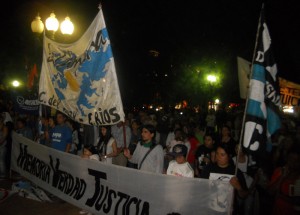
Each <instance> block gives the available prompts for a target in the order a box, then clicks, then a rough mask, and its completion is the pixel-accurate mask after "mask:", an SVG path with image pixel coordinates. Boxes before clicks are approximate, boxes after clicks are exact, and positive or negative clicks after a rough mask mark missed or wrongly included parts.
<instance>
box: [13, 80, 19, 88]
mask: <svg viewBox="0 0 300 215" xmlns="http://www.w3.org/2000/svg"><path fill="white" fill-rule="evenodd" d="M12 85H13V86H14V87H19V86H20V82H19V81H16V80H15V81H13V82H12Z"/></svg>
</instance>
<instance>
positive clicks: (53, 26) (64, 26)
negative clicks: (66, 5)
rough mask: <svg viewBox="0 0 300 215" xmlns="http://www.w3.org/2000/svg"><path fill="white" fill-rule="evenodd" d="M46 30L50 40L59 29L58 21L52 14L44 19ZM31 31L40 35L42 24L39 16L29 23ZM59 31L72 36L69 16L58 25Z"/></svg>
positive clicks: (42, 28)
mask: <svg viewBox="0 0 300 215" xmlns="http://www.w3.org/2000/svg"><path fill="white" fill-rule="evenodd" d="M45 23H46V29H47V30H48V31H50V32H51V39H54V34H55V32H56V31H57V30H58V28H59V21H58V20H57V18H56V16H55V14H54V12H52V13H51V14H50V17H48V18H47V19H46V22H45ZM31 30H32V32H33V33H38V34H41V33H42V32H43V31H44V23H43V21H42V20H41V17H40V16H39V14H38V15H37V16H36V17H35V19H34V20H33V21H32V22H31ZM60 30H61V33H62V34H68V35H71V34H73V31H74V25H73V23H72V22H71V19H70V17H69V16H67V17H66V18H65V20H64V21H63V22H62V23H61V24H60Z"/></svg>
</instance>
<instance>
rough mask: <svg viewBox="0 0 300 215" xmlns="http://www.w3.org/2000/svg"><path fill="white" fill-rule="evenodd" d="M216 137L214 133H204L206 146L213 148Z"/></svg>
mask: <svg viewBox="0 0 300 215" xmlns="http://www.w3.org/2000/svg"><path fill="white" fill-rule="evenodd" d="M214 143H215V139H214V135H213V134H212V133H206V134H205V135H204V145H205V147H206V148H212V147H213V146H214Z"/></svg>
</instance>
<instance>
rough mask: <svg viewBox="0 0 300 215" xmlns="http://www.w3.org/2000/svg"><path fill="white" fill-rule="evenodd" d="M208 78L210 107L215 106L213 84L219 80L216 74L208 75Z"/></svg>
mask: <svg viewBox="0 0 300 215" xmlns="http://www.w3.org/2000/svg"><path fill="white" fill-rule="evenodd" d="M207 80H208V82H209V83H210V99H209V103H210V109H211V108H213V98H212V96H213V84H214V83H215V82H216V81H217V77H216V76H215V75H208V76H207Z"/></svg>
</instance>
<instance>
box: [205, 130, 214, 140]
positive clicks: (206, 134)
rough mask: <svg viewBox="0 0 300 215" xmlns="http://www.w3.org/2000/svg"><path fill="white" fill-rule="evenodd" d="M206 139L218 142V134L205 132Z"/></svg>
mask: <svg viewBox="0 0 300 215" xmlns="http://www.w3.org/2000/svg"><path fill="white" fill-rule="evenodd" d="M205 137H211V139H212V140H213V141H216V134H215V133H214V132H205V134H204V137H203V139H204V138H205Z"/></svg>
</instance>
